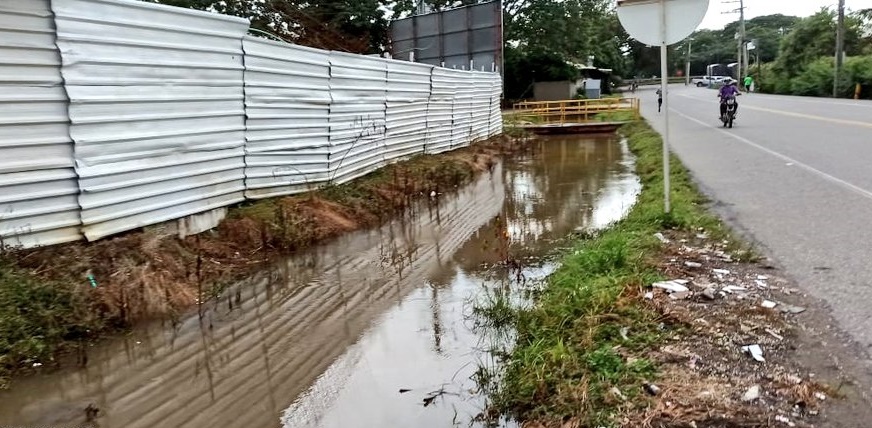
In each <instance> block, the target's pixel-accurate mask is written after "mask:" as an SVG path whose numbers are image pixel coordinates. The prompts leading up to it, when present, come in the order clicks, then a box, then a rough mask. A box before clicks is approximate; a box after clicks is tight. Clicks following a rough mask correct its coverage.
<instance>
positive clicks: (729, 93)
mask: <svg viewBox="0 0 872 428" xmlns="http://www.w3.org/2000/svg"><path fill="white" fill-rule="evenodd" d="M738 95H742V93H741V92H739V88H737V87H736V81H735V80H733V79H727V80H725V81H724V86H722V87H721V90H720V91H719V92H718V98H720V100H721V103H720V104H721V115H720V116H718V119H720V118H722V117H724V113H726V112H727V98H730V97H732V98H736V96H738ZM736 113H737V114H738V113H739V102H738V101H736Z"/></svg>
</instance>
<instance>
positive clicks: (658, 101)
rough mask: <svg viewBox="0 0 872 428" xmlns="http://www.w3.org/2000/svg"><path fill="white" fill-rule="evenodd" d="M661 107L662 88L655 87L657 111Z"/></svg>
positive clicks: (658, 111)
mask: <svg viewBox="0 0 872 428" xmlns="http://www.w3.org/2000/svg"><path fill="white" fill-rule="evenodd" d="M662 108H663V88H658V89H657V113H660V110H661V109H662Z"/></svg>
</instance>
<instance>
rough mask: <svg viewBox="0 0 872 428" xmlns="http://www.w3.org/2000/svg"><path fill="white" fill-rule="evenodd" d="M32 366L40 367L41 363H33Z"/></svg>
mask: <svg viewBox="0 0 872 428" xmlns="http://www.w3.org/2000/svg"><path fill="white" fill-rule="evenodd" d="M33 367H42V363H33Z"/></svg>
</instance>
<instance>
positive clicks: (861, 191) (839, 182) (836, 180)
mask: <svg viewBox="0 0 872 428" xmlns="http://www.w3.org/2000/svg"><path fill="white" fill-rule="evenodd" d="M669 110H670V111H672V112H673V113H675V114H677V115H679V116H681V117H683V118H685V119H687V120H689V121H691V122H694V123H697V124H699V125H702V126H704V127H706V128H712V129H714V130H715V131H718V132H720V133H722V134H724V135H727V136H730V137H732V138H734V139H736V140H738V141H740V142H742V143H745V144H747V145H749V146H751V147H753V148H755V149H757V150H760V151H762V152H764V153H768V154H770V155H772V156H775V157H777V158H779V159H781V160H783V161H786V162H788V163H792V164H793V166H796V167H799V168H802V169H804V170H806V171H808V172H810V173H812V174H814V175H817V176H818V177H820V178H823V179H825V180H827V181H829V182H831V183H834V184H837V185H839V186H842V187H844V188H846V189H848V190H850V191H852V192H854V193H856V194H858V195H860V196H862V197H864V198H867V199H869V200H872V192H870V191H868V190H866V189H864V188H862V187H860V186H857V185H855V184H852V183H849V182H847V181H845V180H842V179H841V178H836V177H833V176H832V175H829V174H827V173H825V172H823V171H821V170H819V169H816V168H814V167H812V166H810V165H808V164H805V163H802V162H800V161H798V160H796V159H793V158H791V157H790V156H787V155H783V154H781V153H778V152H776V151H774V150H772V149H768V148H766V147H764V146H761V145H760V144H757V143H755V142H753V141H751V140H749V139H747V138H745V137H742V136H740V135H736V134H735V133H733V132H727V131H725V130H723V129H720V128H717V127H714V126H712V125H709V124H708V123H705V122H703V121H701V120H699V119H696V118H694V117H690V116H688V115H686V114H684V113H682V112H680V111H677V110H675V109H672V108H671V109H669Z"/></svg>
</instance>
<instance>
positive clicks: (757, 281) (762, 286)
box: [754, 279, 769, 288]
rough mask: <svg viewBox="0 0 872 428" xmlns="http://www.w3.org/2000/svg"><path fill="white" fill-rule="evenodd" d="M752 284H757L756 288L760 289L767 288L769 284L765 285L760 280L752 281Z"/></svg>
mask: <svg viewBox="0 0 872 428" xmlns="http://www.w3.org/2000/svg"><path fill="white" fill-rule="evenodd" d="M754 282H755V283H756V284H757V286H758V287H760V288H769V284H766V282H765V281H762V280H759V279H757V280H754Z"/></svg>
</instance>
